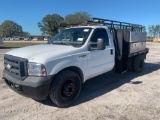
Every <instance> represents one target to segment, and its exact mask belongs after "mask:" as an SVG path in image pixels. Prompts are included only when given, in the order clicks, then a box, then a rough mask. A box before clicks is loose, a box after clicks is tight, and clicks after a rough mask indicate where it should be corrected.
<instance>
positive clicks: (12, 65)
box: [3, 19, 148, 107]
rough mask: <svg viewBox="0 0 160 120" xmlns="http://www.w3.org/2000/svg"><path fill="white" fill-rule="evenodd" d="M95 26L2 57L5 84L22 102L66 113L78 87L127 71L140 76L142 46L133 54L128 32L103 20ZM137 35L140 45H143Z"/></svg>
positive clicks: (77, 27) (68, 28)
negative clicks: (49, 105) (28, 100)
mask: <svg viewBox="0 0 160 120" xmlns="http://www.w3.org/2000/svg"><path fill="white" fill-rule="evenodd" d="M98 20H99V21H98V22H94V21H92V22H87V23H84V24H83V25H74V26H72V27H71V25H69V26H66V28H65V29H64V30H63V31H61V32H59V33H58V34H57V35H55V36H54V37H53V38H52V39H51V40H50V41H49V42H48V44H44V45H36V46H29V47H24V48H19V49H15V50H12V51H9V52H7V53H6V54H5V55H4V71H3V76H4V80H5V82H6V84H7V85H8V86H9V87H10V88H11V89H12V90H14V91H16V92H17V93H19V94H22V95H24V96H27V97H30V98H33V99H36V100H43V99H46V98H49V99H50V100H51V101H52V102H53V103H54V104H56V105H57V106H59V107H66V106H68V105H70V104H72V103H73V102H74V100H76V99H77V97H78V96H79V94H80V91H81V84H82V83H84V82H85V81H86V80H88V79H90V78H93V77H95V76H97V75H100V74H103V73H106V72H108V71H111V70H114V71H115V72H117V73H123V72H125V71H127V70H128V68H130V70H133V71H136V70H137V72H140V71H141V70H140V68H142V69H143V64H144V59H145V56H146V54H147V52H148V49H146V48H145V47H144V46H145V42H144V43H143V42H142V43H143V45H142V43H140V45H141V46H140V47H142V46H143V48H144V49H139V50H138V51H134V50H135V47H134V45H132V44H131V42H129V41H128V42H126V40H128V39H129V40H130V39H131V38H132V35H133V33H132V31H131V30H127V31H125V30H124V29H123V30H122V29H120V30H117V31H116V30H113V29H110V28H109V26H108V25H107V24H105V23H104V21H105V20H103V23H102V19H98ZM91 23H92V24H91ZM112 23H113V21H112ZM120 25H122V24H120ZM111 27H112V26H111ZM120 27H121V26H120ZM132 27H133V26H132ZM136 27H137V26H136ZM139 28H140V27H139ZM136 33H137V34H138V33H140V32H136ZM137 34H136V36H137ZM142 34H143V32H142V31H141V34H140V36H141V39H140V40H142V39H145V37H144V36H145V34H143V35H142ZM126 36H127V37H126ZM122 38H123V39H122ZM134 38H135V36H134ZM138 38H139V37H138ZM134 44H135V42H134ZM136 45H138V46H139V40H138V42H137V44H136ZM129 46H130V47H129ZM131 51H133V52H131ZM137 56H138V57H137ZM139 56H140V57H139ZM135 61H136V62H135ZM134 64H136V67H134Z"/></svg>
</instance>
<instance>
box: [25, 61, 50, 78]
mask: <svg viewBox="0 0 160 120" xmlns="http://www.w3.org/2000/svg"><path fill="white" fill-rule="evenodd" d="M28 75H32V76H46V75H47V72H46V68H45V66H44V65H42V64H38V63H28Z"/></svg>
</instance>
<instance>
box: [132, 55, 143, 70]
mask: <svg viewBox="0 0 160 120" xmlns="http://www.w3.org/2000/svg"><path fill="white" fill-rule="evenodd" d="M143 68H144V56H143V55H138V56H136V57H135V59H134V62H133V70H134V72H142V71H143Z"/></svg>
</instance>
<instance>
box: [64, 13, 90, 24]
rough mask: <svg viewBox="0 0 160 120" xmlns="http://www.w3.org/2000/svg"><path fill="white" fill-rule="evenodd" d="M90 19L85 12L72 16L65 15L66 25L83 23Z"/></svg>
mask: <svg viewBox="0 0 160 120" xmlns="http://www.w3.org/2000/svg"><path fill="white" fill-rule="evenodd" d="M91 19H92V18H91V15H90V14H88V13H87V12H76V13H74V14H69V15H66V17H65V22H66V23H67V24H73V23H83V22H85V21H88V20H91Z"/></svg>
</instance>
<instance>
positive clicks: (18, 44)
mask: <svg viewBox="0 0 160 120" xmlns="http://www.w3.org/2000/svg"><path fill="white" fill-rule="evenodd" d="M38 44H45V42H43V43H42V42H4V44H0V47H11V48H17V47H18V48H19V47H26V46H31V45H38Z"/></svg>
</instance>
